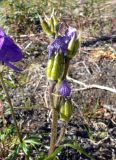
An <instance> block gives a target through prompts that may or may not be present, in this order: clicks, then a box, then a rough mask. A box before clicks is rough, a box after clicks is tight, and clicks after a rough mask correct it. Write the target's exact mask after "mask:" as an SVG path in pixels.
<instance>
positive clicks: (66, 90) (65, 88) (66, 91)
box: [59, 80, 71, 98]
mask: <svg viewBox="0 0 116 160" xmlns="http://www.w3.org/2000/svg"><path fill="white" fill-rule="evenodd" d="M59 92H60V95H61V96H62V97H65V98H66V97H69V96H70V93H71V88H70V86H69V85H68V83H67V81H66V80H63V81H62V83H61V86H60V89H59Z"/></svg>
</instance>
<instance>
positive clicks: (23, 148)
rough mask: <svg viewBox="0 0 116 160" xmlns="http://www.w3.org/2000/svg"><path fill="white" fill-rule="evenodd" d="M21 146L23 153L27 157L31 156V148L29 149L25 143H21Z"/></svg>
mask: <svg viewBox="0 0 116 160" xmlns="http://www.w3.org/2000/svg"><path fill="white" fill-rule="evenodd" d="M20 146H21V148H22V150H23V152H24V153H25V154H26V155H29V148H28V146H27V144H26V143H25V142H24V141H23V142H22V143H20Z"/></svg>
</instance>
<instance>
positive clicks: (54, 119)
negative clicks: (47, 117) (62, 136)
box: [48, 82, 58, 155]
mask: <svg viewBox="0 0 116 160" xmlns="http://www.w3.org/2000/svg"><path fill="white" fill-rule="evenodd" d="M55 85H56V82H55V83H53V84H51V85H50V88H49V93H50V105H51V109H52V127H51V139H50V149H49V153H48V154H49V155H51V154H52V153H53V152H54V149H55V144H56V138H57V119H58V114H57V110H56V108H55V105H54V99H53V95H52V93H53V90H54V87H55Z"/></svg>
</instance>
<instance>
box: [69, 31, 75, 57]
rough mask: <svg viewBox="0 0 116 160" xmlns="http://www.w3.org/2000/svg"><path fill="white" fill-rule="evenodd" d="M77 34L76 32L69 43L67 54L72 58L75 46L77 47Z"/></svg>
mask: <svg viewBox="0 0 116 160" xmlns="http://www.w3.org/2000/svg"><path fill="white" fill-rule="evenodd" d="M75 37H76V35H75V34H74V35H73V37H72V38H71V40H70V41H69V44H68V53H67V56H68V57H69V58H72V57H73V51H74V47H75V42H76V38H75Z"/></svg>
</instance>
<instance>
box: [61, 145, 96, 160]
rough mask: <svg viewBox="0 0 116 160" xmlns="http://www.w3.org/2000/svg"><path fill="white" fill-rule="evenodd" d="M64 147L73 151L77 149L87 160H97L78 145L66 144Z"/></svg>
mask: <svg viewBox="0 0 116 160" xmlns="http://www.w3.org/2000/svg"><path fill="white" fill-rule="evenodd" d="M63 146H64V147H71V148H73V149H76V150H77V151H78V152H79V153H80V154H83V155H85V156H86V157H87V158H90V159H91V160H95V158H93V157H92V156H91V155H89V154H87V153H86V152H85V151H84V150H83V149H82V148H81V146H80V145H79V144H78V143H74V144H64V145H63Z"/></svg>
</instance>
